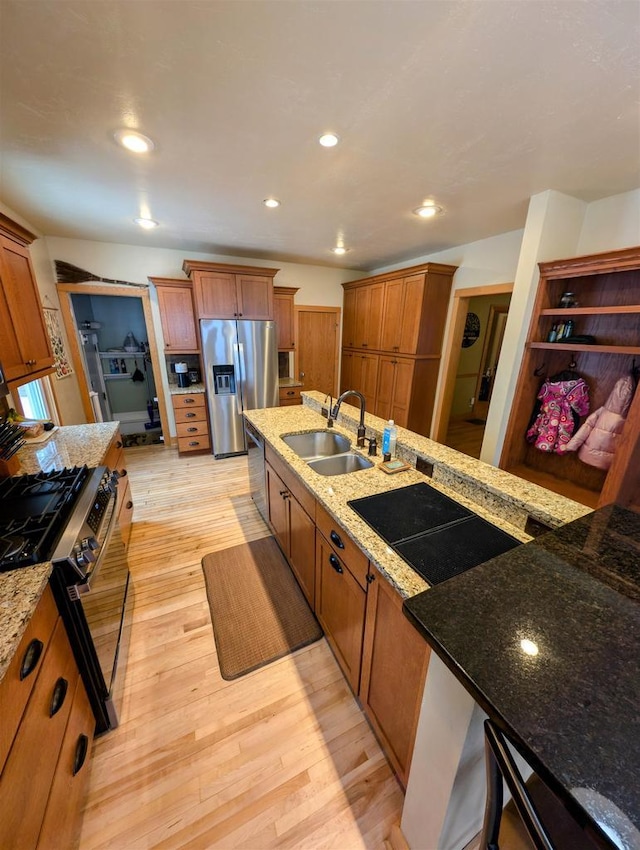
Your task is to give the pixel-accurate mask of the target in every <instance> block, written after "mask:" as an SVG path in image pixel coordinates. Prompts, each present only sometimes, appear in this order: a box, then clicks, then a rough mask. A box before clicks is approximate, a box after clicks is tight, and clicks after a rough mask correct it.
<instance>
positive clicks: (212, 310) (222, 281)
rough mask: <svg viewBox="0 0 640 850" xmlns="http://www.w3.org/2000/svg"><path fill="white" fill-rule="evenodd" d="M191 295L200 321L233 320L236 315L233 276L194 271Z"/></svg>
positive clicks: (234, 278)
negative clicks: (193, 296) (193, 297)
mask: <svg viewBox="0 0 640 850" xmlns="http://www.w3.org/2000/svg"><path fill="white" fill-rule="evenodd" d="M193 293H194V295H195V299H196V307H197V311H198V318H200V319H235V318H236V316H237V315H238V302H237V297H236V276H235V275H234V274H231V273H229V272H215V271H211V272H201V271H196V272H194V274H193Z"/></svg>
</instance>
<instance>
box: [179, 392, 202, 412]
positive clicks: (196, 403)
mask: <svg viewBox="0 0 640 850" xmlns="http://www.w3.org/2000/svg"><path fill="white" fill-rule="evenodd" d="M171 404H172V405H173V409H174V410H175V411H176V412H177V411H178V410H184V409H187V408H189V409H190V408H196V407H201V408H204V393H193V394H192V395H187V394H186V393H184V394H180V395H172V396H171ZM203 415H204V413H203Z"/></svg>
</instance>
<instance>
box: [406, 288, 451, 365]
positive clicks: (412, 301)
mask: <svg viewBox="0 0 640 850" xmlns="http://www.w3.org/2000/svg"><path fill="white" fill-rule="evenodd" d="M423 296H424V275H423V274H416V275H411V276H410V277H405V278H404V280H403V281H402V312H401V316H402V318H401V322H400V329H399V330H400V333H399V336H398V337H396V339H397V340H398V342H397V344H398V348H397V349H395V350H396V351H399V352H400V353H401V354H415V353H416V352H417V350H418V334H419V333H420V325H421V323H422V320H423V314H422V301H423ZM436 321H440V318H439V317H438V318H436ZM443 329H444V322H443Z"/></svg>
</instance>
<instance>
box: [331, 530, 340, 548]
mask: <svg viewBox="0 0 640 850" xmlns="http://www.w3.org/2000/svg"><path fill="white" fill-rule="evenodd" d="M329 537H330V538H331V542H332V543H334V544H335V545H336V546H337V547H338V549H344V543H343V542H342V537H340V535H339V534H338V532H337V531H334V530H333V529H331V533H330V534H329Z"/></svg>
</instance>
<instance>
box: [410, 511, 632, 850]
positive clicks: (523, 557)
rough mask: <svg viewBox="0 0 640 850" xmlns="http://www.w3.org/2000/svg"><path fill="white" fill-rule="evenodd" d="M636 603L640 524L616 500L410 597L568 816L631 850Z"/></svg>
mask: <svg viewBox="0 0 640 850" xmlns="http://www.w3.org/2000/svg"><path fill="white" fill-rule="evenodd" d="M639 601H640V516H639V515H638V514H636V513H633V512H631V511H627V510H623V509H622V508H619V507H617V506H613V505H611V506H607V507H605V508H601V509H599V510H597V511H595V512H594V513H591V514H589V515H588V516H585V517H583V518H581V519H578V520H576V521H574V522H572V523H570V524H568V525H566V526H564V527H563V528H561V529H559V530H557V531H554V532H550V533H549V534H546V535H544V536H542V537H540V538H539V539H538V540H537V541H535V542H532V543H529V544H528V545H526V546H521V547H518V548H517V549H514V550H513V551H512V552H509V553H508V554H506V555H501V556H499V557H497V558H494V559H493V560H491V561H488V562H487V563H485V564H482V565H480V566H478V567H476V568H475V569H473V570H470V571H469V572H467V573H464V574H463V575H460V576H457V577H456V578H454V579H452V580H451V581H449V582H446V583H444V584H442V585H439V586H437V587H434V588H432V589H431V590H430V591H429V592H425V593H421V594H418V595H417V596H415V597H413V598H412V599H409V600H407V601H406V602H405V609H406V611H407V612H408V615H409V617H410V619H412V621H413V622H414V623H415V624H416V626H417V628H418V629H419V630H420V632H421V633H422V634H423V635H424V637H425V639H426V640H427V641H428V642H429V644H430V645H431V646H432V647H433V648H434V650H435V652H436V653H437V654H438V656H439V657H440V658H441V659H442V660H443V661H444V663H445V665H446V666H447V668H448V669H449V670H450V671H451V672H452V673H453V674H454V675H455V677H456V678H457V679H458V680H459V681H460V682H461V683H462V685H463V686H464V688H465V689H466V690H467V691H468V692H469V694H470V695H471V697H472V698H473V700H475V702H476V703H477V704H478V705H479V706H480V707H481V708H482V710H483V711H484V712H486V714H487V715H488V716H489V717H490V718H491V719H492V720H493V721H494V722H495V723H496V724H497V725H498V727H499V728H500V729H501V730H502V731H503V732H504V733H505V734H506V735H507V737H508V738H509V739H510V740H511V741H512V742H513V743H514V744H515V745H516V747H517V750H518V752H519V753H520V754H521V755H522V756H523V757H524V759H525V761H526V762H527V764H529V765H530V766H531V767H532V768H533V769H534V771H535V772H536V774H537V775H538V776H539V777H540V778H541V779H542V780H543V781H544V782H546V783H547V784H548V785H549V787H550V788H552V789H553V791H554V792H555V793H556V794H557V795H558V796H559V797H561V799H563V801H564V802H565V805H566V806H567V808H568V809H569V811H570V812H571V813H572V815H573V816H574V817H575V818H576V820H577V821H578V822H579V823H581V824H583V825H584V824H586V825H587V827H589V826H592V825H593V824H598V825H599V826H600V827H601V829H602V830H603V831H604V832H605V834H606V835H607V836H609V838H610V839H611V842H612V843H611V846H613V847H619V848H625V850H627V849H628V848H638V847H640V784H639V782H638V778H639V776H640V715H639V714H638V706H639V705H640V607H639V606H638V602H639ZM452 611H455V617H453V616H452ZM426 702H428V697H426V698H425V703H426ZM428 713H429V712H428V709H427V710H426V711H425V717H424V723H425V725H428V716H427V715H428ZM425 741H426V742H427V744H426V745H427V746H431V745H432V743H429V735H428V733H427V731H426V729H425ZM407 796H408V798H410V797H411V796H412V789H411V788H409V789H408V795H407ZM408 803H409V805H411V803H412V801H411V799H409V800H408ZM417 804H418V801H416V805H417ZM406 829H407V831H409V832H411V830H412V825H411V824H407V825H406Z"/></svg>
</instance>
